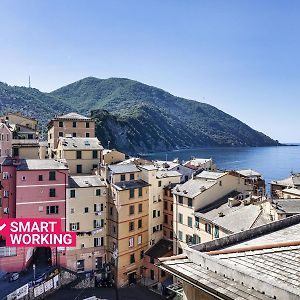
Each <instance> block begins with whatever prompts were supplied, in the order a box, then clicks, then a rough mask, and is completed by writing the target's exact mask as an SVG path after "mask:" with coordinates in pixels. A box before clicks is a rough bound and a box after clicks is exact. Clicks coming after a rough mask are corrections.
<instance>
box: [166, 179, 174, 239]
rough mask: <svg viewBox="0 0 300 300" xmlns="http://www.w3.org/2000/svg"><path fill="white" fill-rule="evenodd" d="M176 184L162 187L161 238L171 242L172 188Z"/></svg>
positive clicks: (172, 234)
mask: <svg viewBox="0 0 300 300" xmlns="http://www.w3.org/2000/svg"><path fill="white" fill-rule="evenodd" d="M176 185H177V183H170V184H168V185H167V186H165V187H164V196H163V201H164V210H163V214H164V222H163V238H164V239H166V240H171V241H173V236H174V233H173V219H174V217H173V192H172V190H173V188H174V187H175V186H176Z"/></svg>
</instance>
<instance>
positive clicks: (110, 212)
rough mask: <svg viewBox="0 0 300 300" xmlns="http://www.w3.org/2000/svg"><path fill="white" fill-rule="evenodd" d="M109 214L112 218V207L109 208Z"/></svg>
mask: <svg viewBox="0 0 300 300" xmlns="http://www.w3.org/2000/svg"><path fill="white" fill-rule="evenodd" d="M109 214H110V215H111V216H112V214H113V208H112V207H110V208H109Z"/></svg>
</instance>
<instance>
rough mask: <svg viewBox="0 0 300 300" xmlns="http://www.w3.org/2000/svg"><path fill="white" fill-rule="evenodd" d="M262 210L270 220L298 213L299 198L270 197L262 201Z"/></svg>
mask: <svg viewBox="0 0 300 300" xmlns="http://www.w3.org/2000/svg"><path fill="white" fill-rule="evenodd" d="M264 211H265V214H266V215H269V219H270V220H271V221H277V220H281V219H285V218H287V217H291V216H294V215H296V214H300V199H299V198H296V199H270V200H269V201H266V202H265V203H264Z"/></svg>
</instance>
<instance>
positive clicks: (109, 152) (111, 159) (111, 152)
mask: <svg viewBox="0 0 300 300" xmlns="http://www.w3.org/2000/svg"><path fill="white" fill-rule="evenodd" d="M102 155H103V156H102V161H103V164H104V165H111V164H116V163H119V162H122V161H124V160H125V159H126V155H125V153H122V152H120V151H118V150H116V149H104V150H103V152H102Z"/></svg>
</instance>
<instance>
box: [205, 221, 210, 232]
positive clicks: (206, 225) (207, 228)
mask: <svg viewBox="0 0 300 300" xmlns="http://www.w3.org/2000/svg"><path fill="white" fill-rule="evenodd" d="M205 231H206V232H207V233H211V225H210V224H209V223H205Z"/></svg>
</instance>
